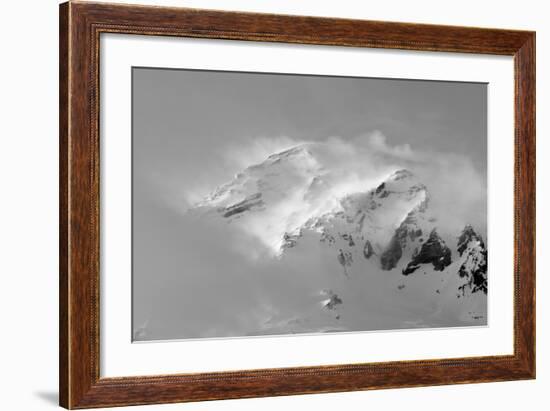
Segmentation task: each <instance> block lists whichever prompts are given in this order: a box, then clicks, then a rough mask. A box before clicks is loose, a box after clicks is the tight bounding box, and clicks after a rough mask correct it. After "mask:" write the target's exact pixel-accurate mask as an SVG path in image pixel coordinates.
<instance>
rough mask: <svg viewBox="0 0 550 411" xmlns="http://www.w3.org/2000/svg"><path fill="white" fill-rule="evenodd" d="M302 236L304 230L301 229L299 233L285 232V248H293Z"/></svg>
mask: <svg viewBox="0 0 550 411" xmlns="http://www.w3.org/2000/svg"><path fill="white" fill-rule="evenodd" d="M300 237H302V231H301V230H300V231H299V232H298V233H297V234H289V233H284V235H283V245H282V247H283V248H292V247H294V246H296V242H297V241H298V239H299V238H300Z"/></svg>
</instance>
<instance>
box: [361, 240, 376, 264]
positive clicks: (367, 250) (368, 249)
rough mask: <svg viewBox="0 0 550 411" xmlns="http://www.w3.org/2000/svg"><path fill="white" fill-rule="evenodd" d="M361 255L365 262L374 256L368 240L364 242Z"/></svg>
mask: <svg viewBox="0 0 550 411" xmlns="http://www.w3.org/2000/svg"><path fill="white" fill-rule="evenodd" d="M363 255H364V256H365V258H366V259H367V260H368V259H369V258H371V257H372V256H373V255H374V248H373V247H372V244H371V243H370V241H369V240H367V241H366V242H365V246H364V247H363Z"/></svg>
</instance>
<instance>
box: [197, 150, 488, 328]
mask: <svg viewBox="0 0 550 411" xmlns="http://www.w3.org/2000/svg"><path fill="white" fill-rule="evenodd" d="M333 155H334V154H333V153H331V151H330V150H329V149H328V148H327V147H326V146H325V145H324V144H322V143H305V144H301V145H298V146H296V147H293V148H291V149H288V150H285V151H282V152H279V153H275V154H273V155H271V156H269V157H268V158H267V159H265V160H264V161H263V162H261V163H259V164H256V165H253V166H250V167H248V168H246V169H245V170H243V171H242V172H240V173H239V174H237V175H236V176H235V177H234V179H233V180H232V181H230V182H228V183H226V184H224V185H222V186H220V187H219V188H218V189H216V190H215V191H214V192H213V193H212V194H211V195H209V196H208V197H207V198H205V199H204V200H203V201H201V202H200V203H199V204H197V205H196V206H195V207H194V208H193V209H192V212H193V213H195V214H196V215H198V216H201V217H208V218H215V219H219V220H221V221H224V222H226V223H228V224H231V225H232V226H234V227H235V228H237V229H239V230H242V231H244V232H246V233H247V234H249V235H251V236H253V237H254V238H255V239H256V240H257V241H258V242H259V243H261V244H263V246H264V247H265V249H266V250H267V251H268V255H270V256H271V257H272V258H275V259H280V260H288V261H294V260H296V261H300V258H301V259H303V258H304V256H310V257H311V258H317V256H319V255H322V256H323V258H328V260H327V261H330V262H329V263H328V264H327V269H329V270H334V273H333V278H331V279H330V281H328V284H319V290H318V294H317V297H311V296H308V297H307V298H311V299H312V301H316V302H315V303H314V304H312V307H311V310H310V311H309V312H308V313H302V314H301V315H298V316H295V317H292V318H288V316H287V317H284V316H283V317H281V318H277V316H274V317H272V318H267V319H266V321H265V322H264V330H263V332H265V333H277V332H306V331H329V330H344V329H350V327H351V326H350V324H349V323H347V322H346V321H347V320H346V319H347V318H349V319H354V320H353V321H356V319H357V318H360V317H361V316H362V315H363V316H369V315H370V314H371V312H372V310H373V308H372V305H369V303H367V302H365V300H366V299H369V298H370V299H371V300H377V301H378V299H380V301H382V302H381V303H379V304H378V305H377V306H376V307H377V308H375V309H376V310H379V311H380V313H382V316H381V317H383V318H386V317H387V318H390V314H386V311H387V312H388V313H391V318H392V319H395V318H396V316H397V317H398V314H396V312H397V313H399V312H400V311H399V310H402V312H404V313H405V312H407V310H408V311H409V312H411V313H417V315H416V316H414V315H413V316H409V315H408V314H407V315H404V317H403V321H401V322H399V321H397V322H396V321H394V320H392V321H389V320H388V321H387V322H384V321H382V320H381V321H380V322H378V323H379V325H376V327H378V328H377V329H383V328H409V327H427V326H448V325H449V324H454V325H482V324H486V322H487V318H486V312H487V309H486V305H487V296H486V294H487V250H486V247H485V243H484V241H483V239H482V237H481V235H480V234H479V233H477V232H476V231H475V229H474V228H473V227H472V226H470V225H466V224H465V226H464V228H463V230H462V231H459V232H456V233H448V232H441V230H440V226H439V224H438V220H437V218H436V217H435V215H434V214H433V213H432V212H431V209H430V194H429V190H428V187H427V186H426V185H425V184H424V183H423V182H421V181H420V180H419V179H418V178H417V177H416V176H415V175H414V174H413V173H412V172H411V171H409V170H406V169H402V168H399V167H398V166H397V165H396V166H388V170H387V171H385V172H384V173H383V174H381V175H375V176H373V175H368V176H366V175H357V174H354V173H351V172H349V171H348V170H346V168H345V167H336V168H335V167H328V166H327V164H333V163H334V162H333V161H329V160H333V159H332V157H331V156H333ZM344 161H345V159H344ZM333 263H334V266H333V267H334V269H333V268H331V267H332V264H333ZM312 281H315V280H312ZM326 286H328V287H326ZM379 297H380V298H379ZM384 301H385V302H384ZM369 310H370V311H369ZM369 324H371V323H369ZM353 327H356V326H355V325H354V326H353ZM353 327H351V328H353ZM369 327H371V326H370V325H369Z"/></svg>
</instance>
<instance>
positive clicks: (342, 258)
mask: <svg viewBox="0 0 550 411" xmlns="http://www.w3.org/2000/svg"><path fill="white" fill-rule="evenodd" d="M338 262H339V263H340V265H341V266H342V267H344V268H345V267H349V266H351V264H352V263H353V257H352V254H351V253H350V252H349V251H342V249H340V250H339V251H338Z"/></svg>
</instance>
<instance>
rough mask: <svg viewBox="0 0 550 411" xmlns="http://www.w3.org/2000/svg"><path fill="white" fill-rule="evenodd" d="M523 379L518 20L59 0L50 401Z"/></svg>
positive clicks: (527, 324) (524, 92)
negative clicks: (412, 20)
mask: <svg viewBox="0 0 550 411" xmlns="http://www.w3.org/2000/svg"><path fill="white" fill-rule="evenodd" d="M531 378H535V33H534V32H528V31H516V30H496V29H486V28H469V27H451V26H433V25H420V24H406V23H390V22H379V21H360V20H345V19H331V18H314V17H300V16H282V15H268V14H253V13H232V12H220V11H206V10H196V9H185V8H168V7H149V6H131V5H113V4H98V3H88V2H69V3H65V4H62V5H61V6H60V405H62V406H63V407H66V408H70V409H72V408H93V407H110V406H126V405H138V404H153V403H172V402H185V401H202V400H213V399H225V398H246V397H260V396H276V395H292V394H305V393H321V392H337V391H352V390H370V389H381V388H399V387H413V386H425V385H441V384H463V383H477V382H490V381H505V380H519V379H531Z"/></svg>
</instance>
